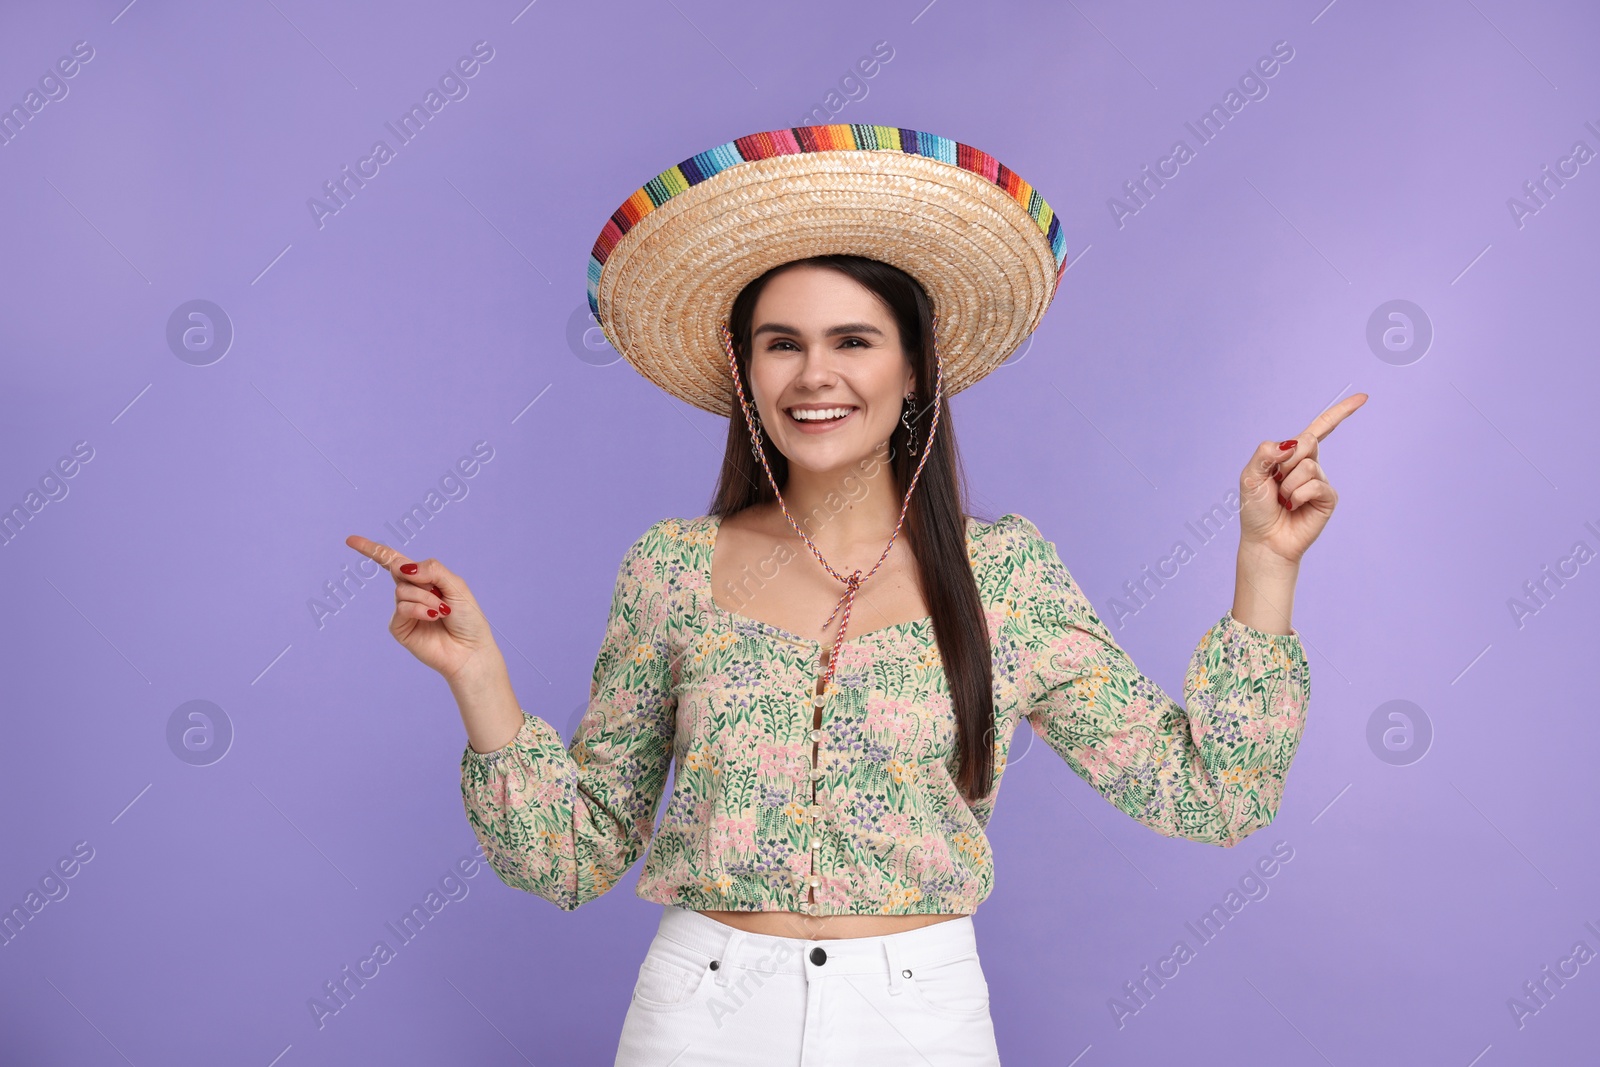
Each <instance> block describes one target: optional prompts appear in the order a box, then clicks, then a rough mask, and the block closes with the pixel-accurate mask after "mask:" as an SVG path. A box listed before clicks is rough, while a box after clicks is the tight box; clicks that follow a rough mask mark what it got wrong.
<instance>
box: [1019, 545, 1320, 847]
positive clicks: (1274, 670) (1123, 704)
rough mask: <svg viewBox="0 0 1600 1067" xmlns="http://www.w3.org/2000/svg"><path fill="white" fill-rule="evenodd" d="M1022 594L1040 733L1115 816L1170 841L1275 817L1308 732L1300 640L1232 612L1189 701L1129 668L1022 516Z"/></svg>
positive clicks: (1226, 836)
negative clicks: (1178, 698)
mask: <svg viewBox="0 0 1600 1067" xmlns="http://www.w3.org/2000/svg"><path fill="white" fill-rule="evenodd" d="M1022 522H1023V524H1024V536H1023V537H1022V539H1021V540H1022V549H1021V551H1022V559H1021V560H1020V562H1019V565H1018V573H1019V576H1020V577H1019V581H1020V583H1021V586H1020V589H1021V592H1020V593H1019V594H1018V599H1019V601H1020V603H1019V604H1018V608H1019V610H1020V613H1021V625H1022V627H1023V633H1024V647H1025V649H1026V650H1027V651H1026V653H1025V654H1026V655H1027V657H1028V658H1027V661H1026V662H1028V663H1029V664H1030V667H1029V670H1028V676H1027V680H1026V681H1027V685H1028V686H1029V691H1028V693H1027V694H1025V696H1026V699H1027V703H1028V711H1027V717H1028V720H1029V723H1030V724H1031V725H1032V727H1033V730H1034V732H1035V733H1037V734H1038V735H1039V736H1040V737H1041V738H1043V739H1044V740H1045V742H1047V743H1048V744H1049V745H1050V747H1051V748H1053V749H1055V751H1056V752H1057V753H1059V754H1060V756H1061V757H1062V758H1063V759H1064V760H1065V761H1066V762H1067V765H1068V766H1069V767H1071V768H1072V770H1073V771H1074V772H1076V773H1077V774H1078V775H1079V776H1080V777H1082V778H1083V779H1084V780H1085V781H1087V782H1088V783H1089V784H1090V785H1092V786H1093V787H1094V788H1095V790H1096V791H1098V792H1099V793H1100V794H1101V795H1102V796H1104V797H1105V798H1106V799H1107V800H1109V801H1111V803H1112V804H1113V805H1115V806H1116V807H1117V808H1118V809H1119V810H1121V811H1123V812H1125V813H1126V814H1128V815H1131V816H1132V817H1133V818H1135V819H1137V820H1139V821H1140V822H1142V823H1144V824H1145V825H1146V826H1149V827H1150V828H1152V829H1154V830H1156V831H1157V832H1158V833H1162V834H1165V835H1167V836H1169V837H1186V838H1189V839H1190V840H1194V841H1202V842H1206V843H1209V844H1215V845H1221V846H1223V847H1229V846H1232V845H1236V844H1238V843H1239V842H1240V841H1241V840H1243V839H1244V838H1245V837H1246V836H1247V835H1249V834H1251V833H1253V832H1254V831H1256V830H1258V829H1260V828H1261V827H1263V826H1265V825H1267V824H1268V823H1270V822H1271V821H1272V819H1273V817H1274V816H1275V815H1276V814H1277V810H1278V803H1279V800H1280V799H1281V798H1282V795H1283V787H1284V781H1285V777H1286V775H1287V774H1288V770H1289V762H1290V760H1291V759H1292V758H1293V756H1294V753H1295V749H1296V748H1298V746H1299V744H1300V736H1301V734H1302V732H1303V731H1304V729H1305V721H1306V707H1307V703H1308V701H1309V699H1310V695H1311V688H1310V685H1311V678H1310V668H1309V665H1308V664H1307V663H1306V658H1305V652H1304V650H1303V649H1302V648H1301V645H1300V638H1299V635H1298V634H1296V633H1294V632H1293V631H1291V632H1289V633H1286V634H1275V633H1266V632H1263V631H1260V630H1256V629H1254V628H1252V627H1250V626H1247V625H1245V624H1244V623H1242V622H1240V621H1239V620H1238V619H1236V618H1235V617H1234V615H1233V614H1232V612H1229V613H1228V614H1225V615H1223V616H1222V618H1221V619H1219V620H1218V621H1217V622H1216V623H1215V624H1214V625H1212V626H1211V628H1210V629H1208V630H1207V631H1206V633H1205V635H1204V636H1203V637H1201V639H1200V643H1199V645H1198V646H1197V647H1196V648H1195V651H1194V655H1193V656H1192V657H1191V658H1190V660H1189V667H1188V671H1187V672H1186V674H1185V676H1184V685H1183V691H1184V704H1185V705H1186V706H1187V709H1188V710H1185V707H1184V706H1180V705H1179V704H1178V703H1177V702H1176V701H1174V700H1173V699H1172V698H1171V697H1169V696H1167V695H1166V693H1165V692H1163V691H1162V690H1161V688H1160V687H1159V686H1157V685H1156V684H1155V683H1154V682H1152V681H1151V680H1150V679H1149V678H1147V677H1145V676H1144V675H1143V674H1142V673H1141V672H1140V671H1139V669H1138V668H1137V667H1136V666H1135V665H1134V663H1133V661H1132V660H1131V659H1130V658H1129V657H1128V655H1127V653H1125V652H1124V651H1123V650H1122V649H1121V648H1120V647H1119V646H1118V645H1117V643H1116V640H1115V639H1114V638H1113V637H1112V636H1111V633H1110V631H1108V630H1107V629H1106V627H1105V624H1104V623H1102V622H1101V621H1100V619H1099V617H1098V616H1097V615H1096V614H1095V612H1094V609H1093V607H1092V606H1091V605H1090V603H1089V601H1088V598H1087V597H1085V596H1084V594H1083V591H1082V590H1081V589H1079V588H1078V585H1077V583H1076V582H1074V581H1073V579H1072V576H1071V574H1069V573H1068V572H1067V568H1066V566H1065V565H1064V564H1063V563H1062V562H1061V558H1060V556H1059V555H1058V554H1057V552H1056V547H1055V545H1054V544H1053V543H1051V542H1049V541H1046V540H1044V538H1043V536H1042V535H1041V534H1040V533H1039V531H1038V529H1037V527H1035V526H1034V525H1033V524H1032V523H1030V522H1028V521H1027V520H1026V519H1023V520H1022Z"/></svg>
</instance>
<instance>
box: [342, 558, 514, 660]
mask: <svg viewBox="0 0 1600 1067" xmlns="http://www.w3.org/2000/svg"><path fill="white" fill-rule="evenodd" d="M344 543H345V544H347V545H349V546H350V547H351V548H353V549H355V550H356V551H357V552H360V553H361V554H362V555H363V556H366V557H368V558H369V559H372V560H374V561H376V562H377V564H378V565H379V566H381V567H383V568H384V569H386V570H387V571H388V572H389V574H390V575H391V576H393V578H394V617H393V618H392V619H390V620H389V632H390V633H391V634H393V635H394V639H395V640H396V641H399V642H400V643H401V644H402V645H404V646H405V648H406V651H408V652H410V653H411V654H412V655H413V656H416V657H417V658H418V659H419V660H421V661H422V662H423V663H426V664H427V665H428V666H430V667H432V668H433V669H434V670H436V671H438V672H439V673H440V674H442V675H444V677H445V680H446V681H449V682H451V683H452V684H453V683H454V682H455V680H456V679H458V678H461V677H462V676H463V675H464V674H466V673H467V672H468V671H470V670H471V669H472V668H473V667H475V666H488V667H493V666H495V665H496V664H502V665H503V664H504V660H503V659H502V658H501V656H500V648H499V646H498V645H496V644H495V642H494V634H493V632H492V631H491V630H490V629H489V620H488V619H486V618H484V616H483V612H482V611H481V610H479V608H478V602H477V600H476V599H474V598H473V595H472V591H471V590H470V589H468V588H467V583H466V582H464V581H462V580H461V579H460V578H459V577H458V576H457V575H455V574H454V573H453V572H451V571H450V570H448V569H446V567H445V565H444V564H443V563H440V562H439V561H438V560H436V559H424V560H417V561H412V560H409V559H407V558H406V557H405V556H403V555H401V554H400V553H399V552H396V551H395V550H394V549H392V548H390V547H389V546H388V545H385V544H380V543H379V542H377V541H372V540H369V539H368V538H365V537H362V536H361V535H359V534H351V535H350V536H349V537H347V538H345V542H344Z"/></svg>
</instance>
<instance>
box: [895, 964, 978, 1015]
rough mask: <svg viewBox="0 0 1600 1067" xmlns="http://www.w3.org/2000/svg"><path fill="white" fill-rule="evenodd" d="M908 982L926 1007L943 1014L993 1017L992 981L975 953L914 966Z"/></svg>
mask: <svg viewBox="0 0 1600 1067" xmlns="http://www.w3.org/2000/svg"><path fill="white" fill-rule="evenodd" d="M906 983H907V984H908V985H909V986H910V987H911V990H912V992H913V994H914V995H915V996H916V998H917V1000H919V1001H920V1002H921V1003H922V1005H923V1006H924V1007H926V1008H928V1009H929V1010H931V1011H934V1012H937V1013H939V1014H941V1015H954V1016H968V1017H972V1016H977V1017H984V1016H987V1015H988V1014H989V981H988V979H987V978H985V977H984V974H983V964H982V963H980V962H978V957H977V955H976V954H975V953H974V954H969V955H966V956H957V957H956V958H955V959H951V960H944V961H943V962H940V963H935V964H932V965H929V964H926V963H924V964H921V965H913V966H912V968H911V977H910V978H908V979H906Z"/></svg>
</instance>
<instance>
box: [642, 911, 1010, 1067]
mask: <svg viewBox="0 0 1600 1067" xmlns="http://www.w3.org/2000/svg"><path fill="white" fill-rule="evenodd" d="M999 1063H1000V1054H999V1052H998V1050H997V1049H996V1047H995V1039H994V1024H993V1023H992V1021H991V1020H990V1018H989V983H988V982H987V980H986V979H985V978H984V974H983V965H982V964H980V963H979V962H978V947H977V939H976V936H975V933H974V930H973V925H972V917H971V916H966V915H964V916H961V917H960V918H957V919H946V920H945V921H943V922H937V923H933V924H931V925H929V926H922V927H917V928H915V929H912V930H904V931H901V932H900V933H896V934H883V935H880V936H877V937H842V938H827V939H823V940H809V939H806V938H797V937H774V936H771V935H768V934H752V933H747V932H745V931H743V930H739V929H736V928H734V927H732V926H728V925H727V924H725V923H720V922H718V921H717V920H715V919H712V918H710V917H708V916H705V915H701V914H700V913H699V912H697V911H690V910H688V909H686V908H679V907H670V906H669V907H667V908H665V910H664V911H663V913H662V916H661V926H660V928H659V929H658V930H657V931H656V935H655V938H654V939H653V940H652V941H651V942H650V950H649V952H648V953H647V954H646V955H645V959H644V962H643V963H642V964H640V965H639V979H638V982H637V983H636V984H635V985H634V989H633V1001H632V1003H631V1004H630V1005H629V1007H628V1015H627V1018H626V1019H625V1020H624V1022H623V1024H622V1040H621V1042H620V1045H619V1047H618V1049H617V1058H616V1062H615V1067H668V1065H669V1064H670V1065H671V1067H723V1065H727V1067H750V1065H752V1064H759V1065H761V1067H824V1065H825V1067H853V1065H857V1064H861V1065H867V1064H870V1065H872V1067H894V1065H897V1064H908V1065H909V1064H915V1065H917V1067H928V1065H930V1064H931V1065H934V1067H946V1065H948V1067H958V1065H960V1067H967V1065H972V1067H997V1065H998V1064H999Z"/></svg>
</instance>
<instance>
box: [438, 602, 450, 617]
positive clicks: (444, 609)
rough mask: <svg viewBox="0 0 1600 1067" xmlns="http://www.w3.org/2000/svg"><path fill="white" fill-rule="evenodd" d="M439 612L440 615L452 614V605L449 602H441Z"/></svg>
mask: <svg viewBox="0 0 1600 1067" xmlns="http://www.w3.org/2000/svg"><path fill="white" fill-rule="evenodd" d="M439 614H440V615H448V614H450V605H449V604H440V605H439Z"/></svg>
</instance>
